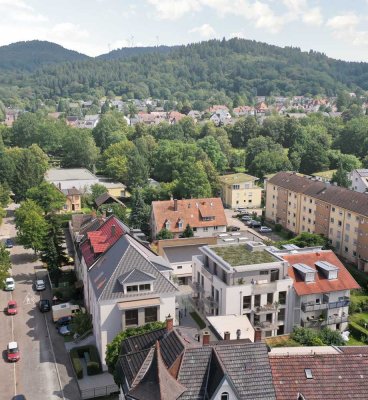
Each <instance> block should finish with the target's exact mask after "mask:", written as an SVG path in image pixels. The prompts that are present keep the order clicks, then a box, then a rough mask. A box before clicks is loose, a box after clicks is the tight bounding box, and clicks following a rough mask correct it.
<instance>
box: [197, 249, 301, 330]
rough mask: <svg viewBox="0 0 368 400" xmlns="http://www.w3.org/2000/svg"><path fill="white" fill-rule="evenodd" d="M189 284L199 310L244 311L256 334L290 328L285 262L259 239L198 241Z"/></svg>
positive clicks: (217, 312) (207, 312) (289, 281)
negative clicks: (206, 243) (217, 242)
mask: <svg viewBox="0 0 368 400" xmlns="http://www.w3.org/2000/svg"><path fill="white" fill-rule="evenodd" d="M199 250H200V251H201V253H202V254H201V255H200V256H194V257H193V276H192V286H193V288H194V290H195V296H196V297H195V301H196V304H197V307H198V308H199V309H200V310H201V312H202V313H203V314H205V315H208V316H210V315H231V314H237V315H246V316H247V317H248V319H249V320H250V322H251V324H252V325H253V326H254V327H255V328H256V329H257V330H258V331H260V332H261V335H262V337H269V336H274V335H282V334H284V333H288V332H290V330H291V328H292V322H291V320H289V316H290V313H289V312H288V304H289V300H288V299H289V296H290V290H291V287H292V284H293V281H292V279H291V278H290V277H288V276H287V273H288V262H286V261H285V260H283V259H282V258H281V257H280V256H278V255H275V254H272V253H270V251H268V250H267V247H266V246H265V245H264V244H263V243H262V242H252V241H249V242H245V243H237V244H225V245H215V246H203V247H200V248H199Z"/></svg>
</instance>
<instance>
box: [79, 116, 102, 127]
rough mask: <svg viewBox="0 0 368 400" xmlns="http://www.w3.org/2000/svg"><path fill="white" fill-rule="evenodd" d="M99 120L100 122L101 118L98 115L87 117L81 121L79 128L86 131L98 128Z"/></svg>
mask: <svg viewBox="0 0 368 400" xmlns="http://www.w3.org/2000/svg"><path fill="white" fill-rule="evenodd" d="M99 120H100V116H99V115H98V114H96V115H85V116H84V118H83V119H81V120H79V122H78V128H86V129H93V128H96V126H97V124H98V122H99Z"/></svg>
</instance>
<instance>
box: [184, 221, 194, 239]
mask: <svg viewBox="0 0 368 400" xmlns="http://www.w3.org/2000/svg"><path fill="white" fill-rule="evenodd" d="M182 236H183V237H184V238H191V237H193V236H194V232H193V229H192V228H191V226H190V225H189V224H187V226H186V227H185V229H184V232H183V234H182Z"/></svg>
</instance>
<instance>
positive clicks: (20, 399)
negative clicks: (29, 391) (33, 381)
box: [12, 394, 27, 400]
mask: <svg viewBox="0 0 368 400" xmlns="http://www.w3.org/2000/svg"><path fill="white" fill-rule="evenodd" d="M12 400H27V399H26V396H24V394H16V395H15V396H13V397H12Z"/></svg>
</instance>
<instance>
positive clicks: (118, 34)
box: [0, 0, 368, 62]
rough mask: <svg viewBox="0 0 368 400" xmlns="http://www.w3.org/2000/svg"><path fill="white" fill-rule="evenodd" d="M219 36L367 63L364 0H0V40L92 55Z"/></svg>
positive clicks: (367, 18) (366, 8)
mask: <svg viewBox="0 0 368 400" xmlns="http://www.w3.org/2000/svg"><path fill="white" fill-rule="evenodd" d="M223 37H225V38H226V39H229V38H231V37H240V38H245V39H251V40H256V41H261V42H266V43H270V44H275V45H278V46H294V47H300V48H301V49H302V50H307V51H308V50H310V49H313V50H316V51H320V52H323V53H325V54H327V55H328V56H330V57H333V58H337V59H343V60H349V61H367V62H368V0H350V1H346V0H58V1H56V0H0V45H6V44H10V43H13V42H17V41H23V40H33V39H39V40H48V41H51V42H55V43H58V44H60V45H62V46H64V47H66V48H68V49H72V50H77V51H79V52H81V53H84V54H87V55H90V56H96V55H99V54H103V53H107V52H108V51H109V50H113V49H117V48H121V47H132V46H156V45H175V44H187V43H193V42H199V41H203V40H208V39H213V38H220V39H222V38H223Z"/></svg>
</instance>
